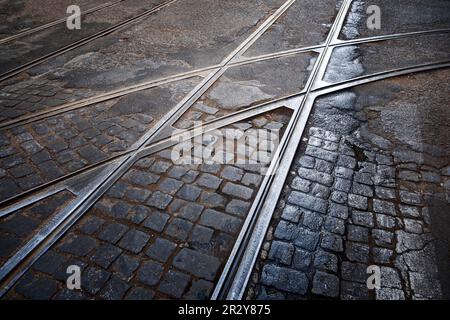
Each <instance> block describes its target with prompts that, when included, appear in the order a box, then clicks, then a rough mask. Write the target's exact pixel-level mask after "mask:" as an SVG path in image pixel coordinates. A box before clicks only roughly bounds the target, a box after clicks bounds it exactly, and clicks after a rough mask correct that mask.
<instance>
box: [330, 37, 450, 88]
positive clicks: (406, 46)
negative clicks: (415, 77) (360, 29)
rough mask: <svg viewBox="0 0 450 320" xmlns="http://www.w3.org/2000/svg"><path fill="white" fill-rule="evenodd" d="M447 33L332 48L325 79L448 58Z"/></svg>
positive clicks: (342, 78)
mask: <svg viewBox="0 0 450 320" xmlns="http://www.w3.org/2000/svg"><path fill="white" fill-rule="evenodd" d="M447 38H448V34H447V33H442V34H432V35H422V36H419V37H414V38H403V39H396V40H388V41H382V42H375V43H366V44H361V45H351V46H342V47H337V48H335V49H334V50H333V54H332V56H331V61H330V64H329V65H328V68H327V72H326V73H325V77H324V80H325V81H327V82H331V83H334V82H337V81H343V80H348V79H351V78H353V77H355V76H363V75H370V74H375V73H378V72H381V71H385V70H392V69H396V68H402V67H410V66H414V65H420V64H429V63H436V62H441V61H446V60H449V58H450V53H449V52H450V44H449V43H448V41H446V39H447Z"/></svg>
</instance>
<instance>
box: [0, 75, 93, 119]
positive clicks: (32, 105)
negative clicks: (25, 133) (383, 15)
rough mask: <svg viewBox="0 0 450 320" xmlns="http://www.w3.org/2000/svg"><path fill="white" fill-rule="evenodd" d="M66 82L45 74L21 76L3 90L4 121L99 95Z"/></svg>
mask: <svg viewBox="0 0 450 320" xmlns="http://www.w3.org/2000/svg"><path fill="white" fill-rule="evenodd" d="M65 86H66V83H64V82H62V81H59V80H48V79H45V77H25V78H23V77H18V78H16V79H13V80H9V81H6V82H5V83H4V84H3V86H2V88H1V89H0V122H6V121H8V120H12V119H16V118H18V117H22V116H26V115H29V114H32V113H33V112H38V111H44V110H49V109H51V108H52V107H55V106H60V105H63V104H66V103H69V102H73V101H77V100H80V99H83V98H87V97H91V96H93V95H95V94H96V92H95V91H93V90H90V89H77V90H74V89H70V88H66V87H65Z"/></svg>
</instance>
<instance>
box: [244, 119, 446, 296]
mask: <svg viewBox="0 0 450 320" xmlns="http://www.w3.org/2000/svg"><path fill="white" fill-rule="evenodd" d="M308 134H309V136H308V139H307V146H306V147H305V148H304V149H303V150H304V151H301V152H300V153H299V155H298V159H297V160H296V162H295V163H294V165H293V168H292V169H291V176H290V178H289V179H288V185H287V186H286V189H285V190H286V191H285V194H284V195H283V199H282V201H280V202H279V210H277V212H276V215H278V216H276V218H275V219H274V221H273V223H272V227H271V229H269V233H268V235H267V236H266V242H265V245H264V247H263V249H262V251H261V254H260V258H259V262H258V263H257V265H256V268H255V270H254V276H253V278H252V279H253V280H252V281H251V282H250V285H249V288H250V289H249V296H248V297H249V298H251V297H259V298H274V299H286V297H290V298H300V299H304V298H314V297H317V296H322V297H326V298H332V299H334V298H339V299H345V300H354V299H380V300H384V299H429V298H432V297H436V294H437V293H439V292H440V287H439V281H438V280H437V268H436V267H434V268H433V269H432V270H431V271H430V270H429V269H427V268H426V267H424V268H420V267H418V266H420V265H423V266H425V265H427V264H429V263H431V264H433V263H435V261H434V260H433V259H434V258H433V257H434V253H430V250H429V249H428V247H427V244H428V243H429V241H430V240H431V235H430V233H429V232H430V231H429V230H430V229H427V227H428V226H429V223H430V219H429V218H426V217H425V216H424V215H423V213H422V211H423V210H424V211H425V212H426V213H428V212H429V211H428V209H427V208H426V207H425V206H424V195H423V194H421V193H419V192H417V191H415V192H414V191H411V190H417V188H421V187H425V185H426V184H430V183H434V188H439V185H438V184H439V183H440V181H441V175H440V174H439V173H437V172H436V171H435V170H434V168H433V169H430V168H431V167H427V170H420V171H419V169H418V168H419V166H420V165H421V164H422V163H423V162H421V161H419V162H416V164H413V163H411V162H410V161H413V160H411V157H409V156H411V154H409V153H405V154H400V153H398V152H397V153H396V152H393V155H394V156H391V155H390V154H388V153H385V152H383V151H379V150H375V152H373V151H369V149H371V147H370V146H367V145H365V144H364V143H361V140H360V138H355V137H354V136H347V135H339V134H336V133H333V132H329V131H326V130H323V129H319V128H311V129H310V130H309V133H308ZM326 142H328V143H326ZM325 145H326V147H325ZM415 160H417V159H415ZM425 172H430V173H425ZM424 176H426V178H425V179H423V177H424ZM428 187H429V186H427V187H425V189H426V188H428ZM441 188H442V187H441ZM448 189H450V183H449V188H448ZM430 192H433V191H430ZM425 194H426V192H425ZM271 230H272V231H271ZM425 261H427V262H425ZM424 263H425V264H424ZM369 265H378V266H381V274H382V287H381V289H379V290H369V289H367V287H366V280H367V278H368V274H367V267H368V266H369ZM433 270H434V271H433ZM299 271H300V272H302V273H301V274H299V273H296V272H299ZM303 276H305V278H303ZM294 278H295V279H296V281H298V287H296V286H293V283H292V282H293V280H292V279H294ZM414 288H415V289H416V290H419V291H420V293H418V292H417V293H416V292H415V291H414ZM419 288H420V289H419Z"/></svg>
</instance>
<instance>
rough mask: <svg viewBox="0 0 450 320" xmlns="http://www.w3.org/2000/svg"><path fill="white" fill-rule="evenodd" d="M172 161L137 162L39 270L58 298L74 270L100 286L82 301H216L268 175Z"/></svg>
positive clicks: (87, 289)
mask: <svg viewBox="0 0 450 320" xmlns="http://www.w3.org/2000/svg"><path fill="white" fill-rule="evenodd" d="M274 116H276V113H271V115H270V117H271V118H273V117H274ZM283 119H284V118H283ZM288 120H289V119H288V118H286V119H285V123H287V121H288ZM267 123H269V122H266V124H267ZM167 157H168V155H167V153H164V152H160V153H158V154H156V155H151V156H147V157H145V158H143V159H140V160H139V161H137V162H136V163H135V164H134V165H133V167H132V168H131V169H130V170H128V171H127V172H126V173H125V174H124V175H123V176H122V177H121V178H120V179H119V180H118V181H117V182H116V183H115V184H114V185H113V186H112V187H111V188H110V189H109V190H108V191H107V192H106V193H105V194H104V195H103V196H102V197H101V198H100V199H99V200H98V201H97V202H96V203H95V205H94V206H93V207H92V208H91V209H89V211H87V212H86V213H85V215H84V216H83V217H82V218H81V219H80V221H78V222H77V223H76V224H75V225H74V226H73V227H72V228H71V229H70V230H69V231H68V232H67V234H66V235H64V236H63V237H62V238H61V239H60V240H58V243H57V244H56V245H55V246H53V247H52V248H51V250H50V251H49V252H48V256H46V258H47V260H46V261H44V260H42V261H40V262H39V263H37V264H36V267H32V269H31V273H32V274H35V273H38V274H39V276H41V274H46V275H48V276H49V277H55V279H57V282H58V284H57V287H56V291H55V292H53V290H52V293H51V297H50V298H55V299H56V298H60V299H64V298H69V297H70V295H69V294H68V293H67V292H66V290H65V289H64V288H65V287H64V285H65V281H66V279H67V274H66V268H67V265H68V264H76V265H79V266H82V269H83V271H82V274H83V277H85V281H90V279H94V278H95V279H96V280H95V281H91V282H90V283H89V285H85V286H84V287H83V288H82V292H81V293H82V294H81V295H80V296H79V297H77V298H80V299H134V298H136V299H167V298H176V299H178V298H201V299H207V298H209V296H210V295H211V293H212V290H213V287H214V283H215V282H216V281H217V280H218V278H219V276H220V272H221V270H222V268H223V266H224V265H225V262H226V260H227V258H228V256H229V254H230V252H231V250H232V248H233V245H234V243H235V241H236V237H237V236H238V232H239V231H240V228H241V226H242V223H243V221H244V219H245V218H246V216H247V213H248V211H249V209H250V206H251V204H252V200H253V197H254V196H255V195H256V191H257V189H258V187H259V185H260V183H261V181H262V176H261V174H260V171H259V167H258V168H255V167H252V166H248V168H247V167H246V166H235V165H232V164H222V165H218V166H212V165H209V166H206V165H183V166H180V165H178V164H174V163H172V162H170V160H169V159H168V158H167ZM168 164H169V165H168ZM235 195H236V197H235ZM41 212H42V213H45V210H41ZM26 225H30V224H26ZM27 232H28V231H27ZM27 232H25V231H24V233H27ZM11 241H13V240H11ZM314 241H315V242H317V239H315V240H314ZM293 256H294V252H292V253H291V257H290V259H293ZM12 292H13V294H14V295H17V296H18V297H24V295H23V294H21V293H19V292H17V291H16V290H15V289H13V290H12Z"/></svg>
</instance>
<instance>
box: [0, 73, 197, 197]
mask: <svg viewBox="0 0 450 320" xmlns="http://www.w3.org/2000/svg"><path fill="white" fill-rule="evenodd" d="M199 81H200V78H197V77H195V78H191V79H187V80H183V81H179V82H175V83H171V84H167V85H164V86H161V87H158V88H154V89H149V90H145V91H143V92H140V93H136V94H133V95H128V96H126V97H122V98H118V99H113V100H110V101H107V102H104V103H99V104H96V105H92V106H88V107H84V108H81V109H77V110H74V111H71V112H67V113H64V114H62V115H58V116H55V117H51V118H47V119H45V120H42V121H38V122H33V123H31V124H28V125H25V126H20V127H15V128H12V129H8V130H6V131H3V132H0V140H1V141H0V143H1V146H2V149H1V153H0V163H1V165H0V167H1V170H2V175H1V176H0V199H5V198H8V197H11V196H15V195H17V194H18V193H20V192H22V191H26V190H29V189H31V188H33V187H36V186H39V185H41V184H42V183H44V182H47V181H51V180H53V179H56V178H59V177H62V176H64V175H65V174H68V173H71V172H74V171H77V170H79V169H81V168H83V167H86V166H88V165H93V164H96V163H99V162H100V161H102V160H106V159H108V158H109V157H111V156H113V155H116V154H118V153H120V152H122V151H125V150H126V149H127V148H129V147H130V146H131V145H132V144H133V143H135V142H136V141H137V140H138V139H139V138H140V137H141V136H142V135H143V134H144V133H145V132H146V131H147V130H149V129H150V127H151V126H152V125H153V124H154V118H157V117H160V116H161V114H162V110H164V109H167V108H170V107H172V106H173V105H175V104H176V103H177V102H178V101H180V100H181V99H182V98H183V97H184V95H185V94H187V93H188V92H189V91H190V90H191V89H192V88H193V87H195V85H196V84H197V83H198V82H199ZM148 99H153V100H152V101H149V100H148Z"/></svg>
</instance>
